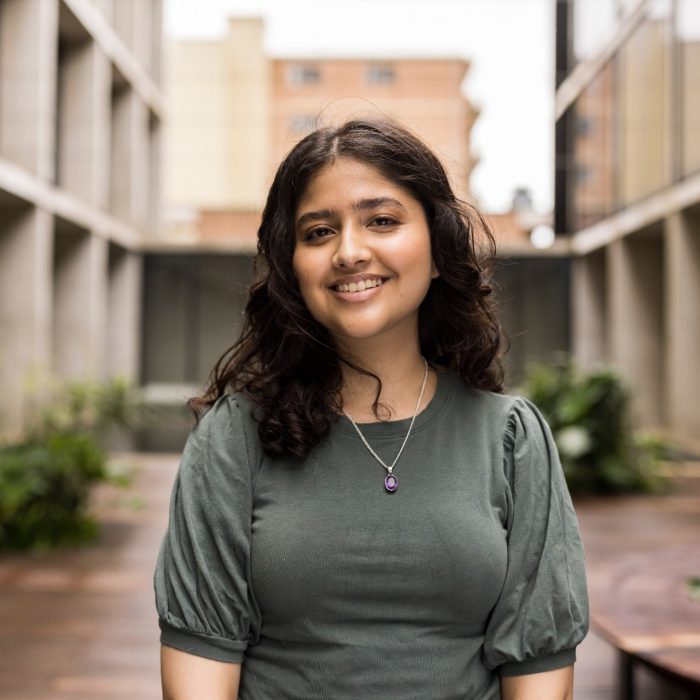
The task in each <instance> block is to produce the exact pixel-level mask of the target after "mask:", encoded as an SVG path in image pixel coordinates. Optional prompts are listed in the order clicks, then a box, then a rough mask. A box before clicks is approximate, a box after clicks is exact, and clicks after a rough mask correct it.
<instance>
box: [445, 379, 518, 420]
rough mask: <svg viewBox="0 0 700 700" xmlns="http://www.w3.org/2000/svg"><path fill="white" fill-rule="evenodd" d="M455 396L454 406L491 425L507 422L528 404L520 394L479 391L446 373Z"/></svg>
mask: <svg viewBox="0 0 700 700" xmlns="http://www.w3.org/2000/svg"><path fill="white" fill-rule="evenodd" d="M446 375H447V381H448V382H449V384H450V389H451V393H452V395H453V404H455V405H456V406H457V407H461V408H462V409H463V410H467V411H470V412H473V413H475V414H477V415H478V416H480V417H481V419H483V420H484V421H486V422H488V423H489V424H491V425H494V424H498V423H499V422H507V421H508V420H509V419H510V418H511V417H512V415H513V414H514V413H515V412H517V411H518V410H522V409H523V408H526V405H527V403H528V401H527V399H525V398H524V397H523V396H521V395H520V394H512V393H505V392H503V393H500V392H497V391H489V390H487V389H479V388H477V387H475V386H473V385H472V384H470V383H469V382H467V381H465V380H463V379H462V378H460V377H459V376H457V375H456V374H454V373H452V372H448V373H446Z"/></svg>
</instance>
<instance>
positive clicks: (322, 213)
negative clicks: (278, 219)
mask: <svg viewBox="0 0 700 700" xmlns="http://www.w3.org/2000/svg"><path fill="white" fill-rule="evenodd" d="M335 215H336V212H335V211H333V209H319V210H318V211H307V212H306V213H305V214H302V215H301V216H300V217H299V220H298V221H297V227H299V226H303V225H304V224H305V223H307V222H309V221H320V220H321V219H332V218H333V217H334V216H335Z"/></svg>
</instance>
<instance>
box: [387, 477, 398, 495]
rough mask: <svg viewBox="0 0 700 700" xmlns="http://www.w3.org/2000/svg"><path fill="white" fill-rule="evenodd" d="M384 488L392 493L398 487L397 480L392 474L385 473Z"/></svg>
mask: <svg viewBox="0 0 700 700" xmlns="http://www.w3.org/2000/svg"><path fill="white" fill-rule="evenodd" d="M384 488H385V489H386V490H387V491H388V492H389V493H394V491H396V489H397V488H399V480H398V479H397V478H396V477H395V476H394V475H393V474H391V473H389V474H387V475H386V478H385V479H384Z"/></svg>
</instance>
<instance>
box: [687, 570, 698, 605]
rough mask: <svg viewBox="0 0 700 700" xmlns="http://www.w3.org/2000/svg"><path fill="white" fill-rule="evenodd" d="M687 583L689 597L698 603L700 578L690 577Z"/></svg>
mask: <svg viewBox="0 0 700 700" xmlns="http://www.w3.org/2000/svg"><path fill="white" fill-rule="evenodd" d="M687 583H688V590H689V592H690V597H691V598H692V599H693V600H696V601H698V602H699V603H700V576H691V578H689V579H688V581H687Z"/></svg>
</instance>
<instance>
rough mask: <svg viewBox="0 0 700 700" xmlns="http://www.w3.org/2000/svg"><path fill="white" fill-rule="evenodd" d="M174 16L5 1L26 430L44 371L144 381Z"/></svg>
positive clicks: (11, 395) (13, 329) (10, 426)
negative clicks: (147, 258) (144, 253)
mask: <svg viewBox="0 0 700 700" xmlns="http://www.w3.org/2000/svg"><path fill="white" fill-rule="evenodd" d="M161 14H162V3H161V0H138V1H136V0H124V2H121V0H120V2H110V1H109V0H101V1H100V2H99V3H93V2H92V1H91V0H71V1H70V2H62V1H60V0H31V1H29V0H2V1H0V337H1V338H2V346H1V347H0V415H4V416H5V420H4V422H0V431H2V432H7V433H10V434H16V433H18V432H19V431H20V430H21V428H22V425H23V417H24V414H25V411H26V407H27V405H28V399H29V395H28V389H27V385H28V383H30V382H31V381H32V379H33V378H36V377H37V376H38V375H40V374H41V375H43V376H44V377H45V376H46V374H47V373H49V372H53V373H54V374H55V375H57V377H58V378H63V379H66V378H77V377H80V378H88V377H90V378H94V379H104V378H105V377H108V376H113V375H115V374H121V375H125V376H127V377H128V378H130V379H132V380H134V381H136V380H137V379H138V375H139V372H140V368H139V359H140V353H139V349H138V348H139V333H140V328H139V320H140V302H141V300H140V286H141V284H140V279H141V275H140V270H141V261H140V257H141V253H140V249H141V247H142V244H143V241H144V240H146V239H152V238H154V237H156V236H157V230H158V211H157V206H156V207H154V205H153V204H152V203H151V202H152V201H153V200H154V199H155V201H156V203H157V202H158V198H156V197H155V196H154V195H157V194H158V192H159V187H158V184H157V183H156V182H154V178H157V177H158V174H159V168H158V167H156V166H155V165H154V164H152V163H151V162H150V159H152V158H153V157H155V156H157V154H158V146H157V145H154V144H157V141H158V136H159V130H160V121H161V113H162V107H163V98H162V94H161V93H160V89H159V87H158V79H159V78H158V75H159V71H160V61H159V60H158V59H157V54H158V52H159V50H160V46H161V41H160V33H161V28H160V25H159V21H160V19H159V18H160V17H161ZM115 15H116V16H117V19H118V21H117V22H116V24H118V25H119V30H118V31H117V29H116V28H115V24H113V23H112V22H113V19H114V16H115ZM105 19H106V20H107V21H106V22H105ZM129 28H130V29H129ZM129 31H131V32H132V34H130V33H129ZM113 95H116V96H117V97H119V98H121V97H122V96H125V98H124V101H120V99H113ZM149 199H150V200H151V201H149ZM0 421H1V419H0Z"/></svg>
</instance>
